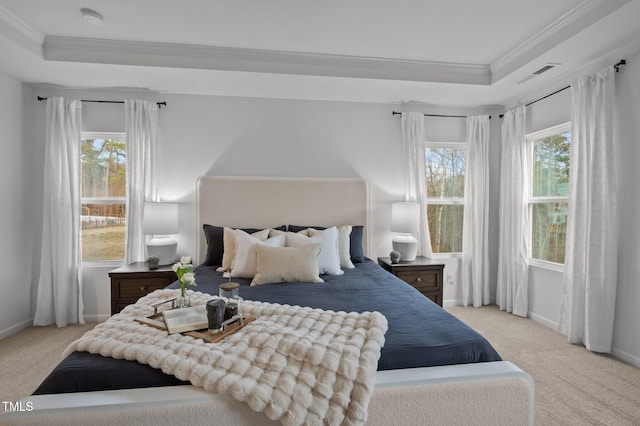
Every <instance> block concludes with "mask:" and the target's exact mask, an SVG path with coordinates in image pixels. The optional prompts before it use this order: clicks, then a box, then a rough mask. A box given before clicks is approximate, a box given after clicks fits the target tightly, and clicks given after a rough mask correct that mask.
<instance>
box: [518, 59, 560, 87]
mask: <svg viewBox="0 0 640 426" xmlns="http://www.w3.org/2000/svg"><path fill="white" fill-rule="evenodd" d="M560 65H562V64H560V63H558V62H548V63H546V64H544V65H543V66H541V67H540V68H538V69H536V70H535V71H533V72H530V73H528V74H525V75H523V76H522V77H520V78H519V79H517V80H516V84H518V85H520V84H524V83H526V82H527V81H529V80H531V79H532V78H535V77H537V76H539V75H540V74H544V73H545V72H547V71H549V70H552V69H553V68H555V67H557V66H560Z"/></svg>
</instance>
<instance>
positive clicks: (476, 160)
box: [461, 115, 491, 307]
mask: <svg viewBox="0 0 640 426" xmlns="http://www.w3.org/2000/svg"><path fill="white" fill-rule="evenodd" d="M467 147H468V148H467V160H466V166H467V167H466V169H467V170H466V173H465V178H464V218H463V227H462V252H463V255H462V277H461V278H462V303H463V305H464V306H469V305H473V306H474V307H478V306H482V305H488V304H489V303H490V297H491V294H490V289H489V116H488V115H481V116H470V117H467Z"/></svg>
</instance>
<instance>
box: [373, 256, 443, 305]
mask: <svg viewBox="0 0 640 426" xmlns="http://www.w3.org/2000/svg"><path fill="white" fill-rule="evenodd" d="M378 264H379V265H380V266H382V267H383V268H384V269H385V270H387V271H389V272H391V273H392V274H393V275H395V276H397V277H398V278H400V279H401V280H402V281H404V282H406V283H408V284H410V285H412V286H413V287H415V288H416V289H417V290H418V291H420V293H422V294H424V295H425V297H428V298H429V299H431V300H432V301H434V302H435V303H437V304H438V305H440V306H442V291H443V284H442V283H443V275H444V263H441V262H437V261H434V260H432V259H427V258H426V257H422V256H418V257H416V260H414V261H412V262H400V263H391V259H390V258H388V257H379V258H378Z"/></svg>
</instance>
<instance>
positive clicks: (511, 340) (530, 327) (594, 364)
mask: <svg viewBox="0 0 640 426" xmlns="http://www.w3.org/2000/svg"><path fill="white" fill-rule="evenodd" d="M447 311H449V312H451V313H452V314H454V315H455V316H457V317H458V318H460V319H461V320H462V321H463V322H465V323H466V324H468V325H470V326H471V327H473V328H474V329H476V330H477V331H478V332H480V333H481V334H482V335H483V336H484V337H485V338H487V339H488V340H489V341H490V342H491V344H492V345H493V346H494V347H495V348H496V350H497V351H498V352H499V353H500V355H501V356H502V358H503V359H505V360H507V361H511V362H513V363H514V364H516V365H517V366H519V367H520V368H522V369H523V370H525V371H526V372H527V373H529V375H531V377H533V380H534V382H535V393H536V425H563V426H565V425H616V426H618V425H640V369H638V368H635V367H633V366H630V365H628V364H624V363H622V362H620V361H617V360H615V359H613V358H611V357H609V356H604V355H598V354H594V353H591V352H589V351H587V350H586V349H585V348H584V347H582V346H577V345H571V344H569V343H567V340H566V337H565V336H562V335H561V334H559V333H556V332H554V331H553V330H550V329H548V328H546V327H544V326H542V325H539V324H537V323H535V322H533V321H531V320H529V319H526V318H520V317H516V316H514V315H511V314H507V313H506V312H502V311H500V310H499V309H498V308H497V307H496V306H487V307H483V308H462V307H453V308H447Z"/></svg>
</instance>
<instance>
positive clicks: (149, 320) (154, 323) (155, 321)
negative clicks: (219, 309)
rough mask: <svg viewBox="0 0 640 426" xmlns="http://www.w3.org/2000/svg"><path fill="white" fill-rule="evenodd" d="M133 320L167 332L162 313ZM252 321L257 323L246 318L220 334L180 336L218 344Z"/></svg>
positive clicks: (185, 333)
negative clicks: (241, 322)
mask: <svg viewBox="0 0 640 426" xmlns="http://www.w3.org/2000/svg"><path fill="white" fill-rule="evenodd" d="M133 320H134V321H136V322H139V323H140V324H144V325H148V326H149V327H153V328H157V329H158V330H163V331H166V330H167V327H166V326H165V324H164V320H163V319H162V312H158V313H155V314H153V315H149V316H148V317H136V318H134V319H133ZM252 321H255V317H245V318H244V321H243V324H240V321H237V322H235V323H232V324H229V325H227V327H226V330H224V331H221V332H219V333H211V332H209V330H207V329H206V328H205V329H202V330H193V331H184V332H182V333H180V334H182V335H184V336H191V337H193V338H195V339H202V340H204V341H205V342H207V343H216V342H219V341H220V340H222V339H224V338H225V337H227V336H229V335H231V334H233V333H236V332H238V331H239V330H241V329H242V328H244V326H246V325H247V324H249V323H250V322H252Z"/></svg>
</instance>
